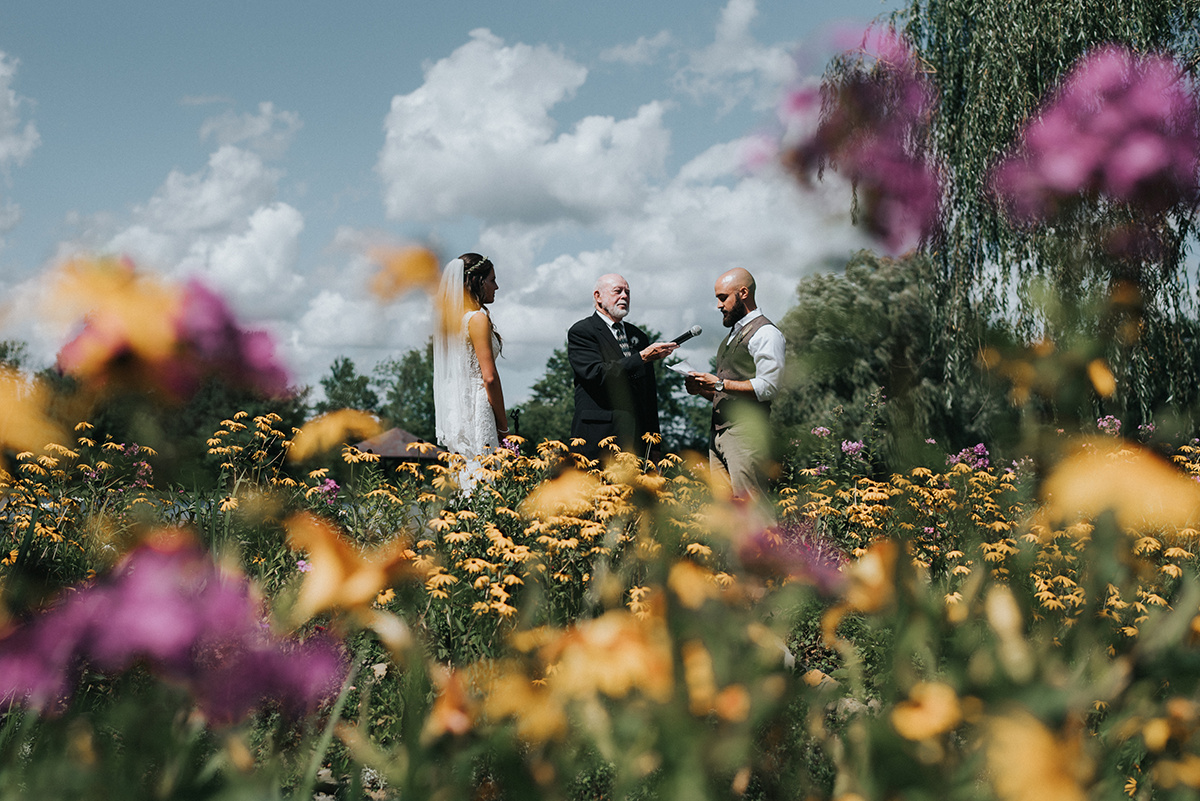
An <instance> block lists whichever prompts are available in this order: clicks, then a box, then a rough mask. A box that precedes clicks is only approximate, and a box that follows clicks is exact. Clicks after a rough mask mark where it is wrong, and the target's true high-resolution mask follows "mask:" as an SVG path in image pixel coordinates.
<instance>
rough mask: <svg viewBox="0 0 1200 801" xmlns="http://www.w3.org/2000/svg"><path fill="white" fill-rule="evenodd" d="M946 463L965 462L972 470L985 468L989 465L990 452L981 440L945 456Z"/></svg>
mask: <svg viewBox="0 0 1200 801" xmlns="http://www.w3.org/2000/svg"><path fill="white" fill-rule="evenodd" d="M946 464H965V465H967V466H968V467H970V468H971V469H972V470H987V469H988V467H989V466H990V465H991V454H989V453H988V449H987V446H986V445H984V444H983V443H982V442H981V443H979V444H978V445H976V446H974V447H972V448H963V449H962V450H961V451H959V452H958V453H956V454H953V455H951V456H947V457H946Z"/></svg>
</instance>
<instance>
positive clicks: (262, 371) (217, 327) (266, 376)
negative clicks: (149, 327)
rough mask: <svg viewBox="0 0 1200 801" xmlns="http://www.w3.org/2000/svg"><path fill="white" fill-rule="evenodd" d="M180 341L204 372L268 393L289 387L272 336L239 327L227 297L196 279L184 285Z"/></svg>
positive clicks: (283, 390) (193, 362)
mask: <svg viewBox="0 0 1200 801" xmlns="http://www.w3.org/2000/svg"><path fill="white" fill-rule="evenodd" d="M179 340H180V342H181V343H182V344H183V346H184V347H185V348H186V349H187V350H189V351H190V352H191V353H192V354H193V355H194V356H195V359H194V361H192V362H191V364H193V365H194V366H195V367H196V368H197V369H198V370H199V371H200V372H201V373H211V374H216V375H221V376H224V377H226V378H227V379H229V380H231V381H232V382H233V383H236V384H240V385H242V386H248V387H251V388H253V389H256V390H257V391H259V392H261V393H262V394H264V395H271V396H278V395H282V394H283V393H284V392H285V391H286V390H287V382H288V380H287V373H286V372H285V371H284V370H283V368H282V367H280V365H279V363H278V362H277V361H276V357H275V345H274V343H273V342H272V341H271V337H270V336H269V335H268V334H267V333H266V332H264V331H245V330H242V329H241V328H240V327H238V324H237V321H236V320H235V319H234V316H233V313H232V311H231V310H230V309H229V306H228V305H227V304H226V303H225V301H224V299H222V298H221V297H220V296H219V295H217V294H216V293H215V292H213V291H212V290H210V289H208V288H207V287H206V286H204V285H203V284H201V283H200V282H199V281H197V280H195V279H193V280H191V281H189V282H188V283H187V285H186V286H185V287H184V292H183V308H182V310H181V313H180V315H179Z"/></svg>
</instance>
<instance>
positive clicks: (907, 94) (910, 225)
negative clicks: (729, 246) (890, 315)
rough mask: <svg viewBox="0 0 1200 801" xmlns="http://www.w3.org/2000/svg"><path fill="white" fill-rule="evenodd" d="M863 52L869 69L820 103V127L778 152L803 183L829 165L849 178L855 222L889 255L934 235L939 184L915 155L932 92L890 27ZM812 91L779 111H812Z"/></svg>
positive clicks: (872, 36)
mask: <svg viewBox="0 0 1200 801" xmlns="http://www.w3.org/2000/svg"><path fill="white" fill-rule="evenodd" d="M862 49H863V51H864V52H865V53H866V54H867V55H868V56H873V57H874V61H875V63H874V68H873V69H870V70H867V69H864V68H861V67H860V68H858V69H856V70H854V71H853V72H852V73H851V74H850V75H849V76H848V77H847V78H846V79H845V80H844V81H843V82H842V83H841V85H839V86H837V87H836V89H835V94H834V96H833V97H832V99H831V100H827V101H826V103H825V109H824V111H823V112H822V118H821V122H820V124H819V125H818V126H817V128H816V130H815V131H813V132H812V133H811V134H810V135H808V136H806V137H804V138H802V139H801V140H800V141H799V142H797V143H795V144H794V145H792V146H791V147H790V148H789V149H788V150H787V151H786V152H785V153H784V155H783V161H784V164H785V166H787V167H788V169H790V170H791V171H792V172H793V173H795V174H796V175H797V177H798V178H799V179H800V180H801V182H802V183H805V184H808V183H809V182H810V181H811V180H812V178H813V176H819V175H820V172H821V170H823V169H824V167H825V166H826V165H827V164H828V165H830V166H832V167H833V168H834V169H836V170H837V171H838V172H839V173H841V174H842V175H844V176H845V177H846V178H848V179H849V180H850V181H852V182H853V183H854V186H855V191H856V192H857V193H858V198H859V206H860V214H861V219H862V221H863V222H864V224H865V225H866V227H867V230H868V232H869V233H870V234H871V236H873V237H875V238H876V239H878V240H880V241H881V242H882V243H883V244H884V246H885V247H887V249H888V250H889V251H891V252H892V253H904V252H907V251H908V250H911V249H912V248H913V247H915V246H916V245H918V244H919V243H920V242H921V241H922V240H923V239H926V238H928V237H929V236H931V235H932V234H933V233H934V230H935V228H936V225H937V220H938V213H939V205H940V202H941V187H940V184H939V181H938V175H937V169H936V166H935V165H934V164H933V163H932V162H930V161H929V160H928V159H927V158H926V157H925V154H923V153H922V152H920V150H919V147H920V143H921V142H923V141H924V139H925V138H926V131H927V129H928V125H929V117H930V115H931V114H932V112H933V106H934V96H933V90H932V89H931V87H930V84H929V82H928V81H927V80H926V79H925V77H924V75H922V74H921V71H920V69H919V65H918V64H917V60H916V55H915V53H914V52H913V51H912V49H911V48H910V47H909V46H908V44H907V43H906V42H905V41H904V40H903V39H902V38H900V37H899V36H898V35H897V34H896V33H895V32H893V31H880V30H878V29H874V28H873V29H871V30H869V31H868V32H867V35H866V37H865V38H864V42H863V48H862ZM818 100H819V96H818V93H817V92H816V91H815V90H811V89H803V90H799V91H797V92H794V93H793V94H792V95H791V96H790V97H789V100H788V103H787V105H786V110H785V112H784V113H785V115H788V116H794V117H802V116H807V115H811V114H813V113H815V109H816V106H817V103H818Z"/></svg>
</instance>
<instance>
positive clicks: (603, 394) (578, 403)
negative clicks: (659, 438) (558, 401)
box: [567, 313, 659, 459]
mask: <svg viewBox="0 0 1200 801" xmlns="http://www.w3.org/2000/svg"><path fill="white" fill-rule="evenodd" d="M625 336H626V337H627V338H628V339H629V349H630V351H631V352H632V353H633V355H632V356H625V355H624V354H622V353H621V346H620V345H618V344H617V339H616V337H615V336H614V335H613V332H612V328H611V327H610V326H609V323H608V320H606V319H605V318H603V317H601V316H600V314H599V313H593V314H592V315H591V316H590V317H586V318H584V319H582V320H580V321H579V322H577V323H575V325H573V326H571V330H569V331H568V332H567V359H568V360H569V361H570V362H571V371H572V372H573V373H574V374H575V417H574V419H573V420H572V421H571V436H572V437H578V438H580V439H583V440H586V441H587V443H586V444H585V445H583V446H580V447H577V448H576V449H575V450H576V451H578V452H579V453H582V454H583V455H584V456H586V457H588V458H589V459H597V458H599V457H600V456H601V455H602V453H601V450H600V447H599V442H600V440H602V439H604V438H605V437H611V436H615V437H616V438H617V443H618V444H619V445H620V446H621V447H622V448H624V449H625V450H628V451H630V452H632V453H636V454H638V455H645V453H646V444H645V443H644V442H643V441H642V434H645V433H647V432H649V433H654V434H657V433H659V428H658V386H657V384H656V381H655V375H654V363H653V362H650V363H647V362H643V361H642V357H641V356H639V355H638V351H640V350H642V349H643V348H645V347H646V346H647V345H649V344H650V338H649V337H647V336H646V334H645V332H644V331H642V330H641V329H640V328H635V327H634V326H632V325H629V324H628V323H626V324H625ZM655 450H657V448H655Z"/></svg>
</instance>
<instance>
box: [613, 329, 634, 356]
mask: <svg viewBox="0 0 1200 801" xmlns="http://www.w3.org/2000/svg"><path fill="white" fill-rule="evenodd" d="M613 334H615V335H616V337H617V344H618V345H620V346H621V353H624V354H625V355H626V356H630V355H632V354H631V353H630V351H629V340H628V339H627V338H626V337H625V325H624V323H613Z"/></svg>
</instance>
